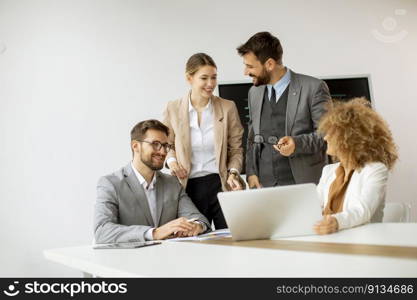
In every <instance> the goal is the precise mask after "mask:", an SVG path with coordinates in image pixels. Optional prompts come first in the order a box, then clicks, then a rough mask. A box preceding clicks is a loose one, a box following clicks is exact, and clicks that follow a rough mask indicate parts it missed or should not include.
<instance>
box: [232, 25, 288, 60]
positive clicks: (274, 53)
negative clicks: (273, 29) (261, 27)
mask: <svg viewBox="0 0 417 300" xmlns="http://www.w3.org/2000/svg"><path fill="white" fill-rule="evenodd" d="M237 52H238V53H239V55H241V56H243V55H245V54H247V53H249V52H252V53H253V54H255V56H256V57H257V58H258V60H259V61H260V62H261V63H262V64H264V63H265V62H266V61H267V60H268V59H269V58H272V59H274V60H275V61H276V62H277V63H278V64H282V53H283V51H282V46H281V43H280V41H279V39H278V38H277V37H275V36H273V35H272V34H271V33H269V32H266V31H263V32H258V33H256V34H255V35H253V36H252V37H251V38H250V39H249V40H248V41H247V42H246V43H244V44H243V45H241V46H239V47H238V48H237Z"/></svg>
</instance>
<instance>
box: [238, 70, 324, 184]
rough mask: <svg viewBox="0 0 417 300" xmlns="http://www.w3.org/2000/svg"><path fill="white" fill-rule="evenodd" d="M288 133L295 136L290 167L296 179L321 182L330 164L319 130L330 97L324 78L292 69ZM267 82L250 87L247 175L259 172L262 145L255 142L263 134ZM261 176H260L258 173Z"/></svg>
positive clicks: (287, 122)
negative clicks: (317, 130)
mask: <svg viewBox="0 0 417 300" xmlns="http://www.w3.org/2000/svg"><path fill="white" fill-rule="evenodd" d="M290 72H291V82H290V84H289V90H288V103H287V112H286V123H285V134H286V135H287V136H291V137H293V138H294V141H295V144H296V147H295V152H294V153H293V154H292V155H291V156H290V158H289V161H290V166H291V171H292V173H293V176H294V179H295V182H296V183H297V184H298V183H306V182H313V183H316V184H317V183H318V182H319V179H320V176H321V172H322V169H323V167H324V166H325V165H326V164H327V155H326V144H325V142H324V140H323V138H322V137H320V136H319V135H318V133H317V132H316V129H317V126H318V122H319V120H320V118H321V116H322V115H323V113H324V112H325V103H326V102H327V101H329V100H330V93H329V89H328V87H327V85H326V83H325V82H324V81H322V80H320V79H317V78H314V77H310V76H306V75H303V74H297V73H294V72H292V71H291V70H290ZM264 92H265V85H261V86H257V87H256V86H253V87H251V89H250V90H249V98H248V102H249V116H250V118H249V125H248V126H249V128H248V129H249V130H248V131H249V132H248V140H247V152H246V175H247V176H248V177H249V176H250V175H258V174H259V163H258V162H259V155H260V153H259V151H260V147H259V145H257V144H254V143H253V137H254V135H255V134H260V132H259V128H260V122H261V120H260V116H261V111H262V102H263V98H264ZM258 176H259V175H258Z"/></svg>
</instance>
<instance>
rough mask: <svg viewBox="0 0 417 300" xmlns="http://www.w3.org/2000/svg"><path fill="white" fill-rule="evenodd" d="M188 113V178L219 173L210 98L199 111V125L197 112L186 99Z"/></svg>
mask: <svg viewBox="0 0 417 300" xmlns="http://www.w3.org/2000/svg"><path fill="white" fill-rule="evenodd" d="M188 101H189V103H188V114H189V119H190V137H191V170H190V178H196V177H201V176H205V175H209V174H213V173H217V174H218V173H219V168H218V167H217V163H216V154H215V146H214V116H213V106H212V104H211V100H209V102H208V103H207V105H206V107H205V108H204V109H203V111H202V113H201V120H200V126H199V125H198V112H197V110H196V109H195V108H194V107H193V105H192V104H191V97H190V98H189V99H188Z"/></svg>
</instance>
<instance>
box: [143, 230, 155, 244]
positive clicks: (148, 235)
mask: <svg viewBox="0 0 417 300" xmlns="http://www.w3.org/2000/svg"><path fill="white" fill-rule="evenodd" d="M154 229H155V228H149V229H148V230H146V231H145V241H153V230H154Z"/></svg>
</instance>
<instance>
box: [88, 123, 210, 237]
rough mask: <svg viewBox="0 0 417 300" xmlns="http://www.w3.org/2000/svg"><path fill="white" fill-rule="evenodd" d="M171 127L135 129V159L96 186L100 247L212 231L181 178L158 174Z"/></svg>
mask: <svg viewBox="0 0 417 300" xmlns="http://www.w3.org/2000/svg"><path fill="white" fill-rule="evenodd" d="M168 134H169V129H168V127H166V126H165V125H164V124H162V123H161V122H159V121H157V120H147V121H143V122H140V123H138V124H137V125H136V126H135V127H133V129H132V131H131V133H130V135H131V148H132V153H133V160H132V162H130V163H129V164H128V165H127V166H125V167H124V168H122V169H120V170H119V171H116V172H114V173H113V174H110V175H107V176H104V177H101V178H100V180H99V182H98V185H97V201H96V205H95V213H94V233H95V240H96V243H114V242H130V241H146V240H162V239H165V238H168V237H173V236H180V237H181V236H194V235H198V234H200V233H202V232H205V231H206V230H207V229H209V228H210V224H209V223H208V221H207V219H206V218H205V217H204V216H203V215H202V214H201V213H200V212H199V211H198V210H197V208H196V207H195V206H194V204H193V202H192V201H191V200H190V198H188V196H187V194H186V193H185V191H184V189H183V188H182V186H181V185H180V183H179V182H178V180H177V178H176V177H173V176H171V175H167V174H163V173H161V172H159V170H161V169H162V167H163V164H164V161H165V157H166V155H167V152H168V151H169V150H170V148H171V147H172V145H170V144H168V143H167V141H168Z"/></svg>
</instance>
